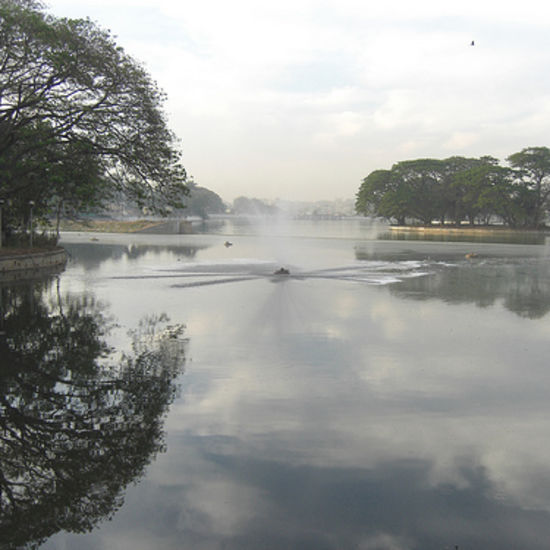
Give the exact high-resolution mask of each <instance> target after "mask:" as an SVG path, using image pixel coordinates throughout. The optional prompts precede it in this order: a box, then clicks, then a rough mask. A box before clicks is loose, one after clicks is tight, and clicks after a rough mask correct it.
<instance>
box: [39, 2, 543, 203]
mask: <svg viewBox="0 0 550 550" xmlns="http://www.w3.org/2000/svg"><path fill="white" fill-rule="evenodd" d="M47 5H48V6H49V9H50V11H51V12H52V13H53V14H55V15H58V16H67V17H84V16H89V17H90V18H91V19H92V20H94V21H96V22H97V23H98V24H99V25H100V26H101V27H103V28H107V29H110V30H111V31H112V33H113V34H114V35H115V36H116V37H117V42H118V44H119V45H120V46H122V47H123V48H124V49H125V50H126V51H127V52H128V53H129V54H131V55H132V56H133V57H134V58H136V59H138V60H139V61H141V62H143V63H144V65H145V66H146V68H147V70H148V71H149V73H150V74H151V75H152V77H153V78H154V79H155V80H156V81H157V82H158V83H159V85H160V86H161V88H162V89H163V90H164V91H165V92H166V93H167V94H168V102H167V104H166V110H167V113H168V117H169V122H170V126H171V128H172V129H173V130H174V131H175V132H176V134H177V135H178V136H179V138H180V139H181V146H182V151H183V160H184V165H185V167H186V168H187V170H188V173H189V174H191V175H193V176H194V178H195V180H196V181H197V183H199V184H200V185H203V186H205V187H208V188H210V189H212V190H213V191H215V192H216V193H218V194H219V195H220V196H221V197H222V198H223V199H224V200H226V201H231V200H233V199H234V198H235V197H238V196H240V195H247V196H250V197H258V198H265V199H275V198H282V199H291V200H313V199H333V198H354V197H355V194H356V192H357V190H358V188H359V185H360V184H361V180H362V179H363V178H364V177H365V176H366V175H368V174H369V173H370V172H371V171H372V170H376V169H379V168H390V167H391V166H392V164H393V163H395V162H398V161H400V160H406V159H413V158H421V157H433V158H446V157H448V156H452V155H464V156H476V157H478V156H481V155H493V156H495V157H497V158H499V159H501V160H504V159H505V158H506V157H507V156H508V155H510V154H512V153H515V152H517V151H519V150H521V149H522V148H524V147H528V146H539V145H544V146H550V71H549V68H550V3H548V2H546V1H544V0H523V1H522V2H517V1H516V2H509V1H503V2H493V1H490V2H489V1H484V0H476V1H471V0H460V1H459V2H452V3H451V2H442V1H441V0H435V1H431V0H417V1H415V2H411V1H410V0H402V1H400V0H384V1H381V0H377V1H372V0H275V1H273V0H270V1H269V2H268V1H264V0H50V1H47ZM472 40H475V45H474V46H471V45H470V44H471V42H472Z"/></svg>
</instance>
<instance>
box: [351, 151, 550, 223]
mask: <svg viewBox="0 0 550 550" xmlns="http://www.w3.org/2000/svg"><path fill="white" fill-rule="evenodd" d="M506 160H507V161H508V166H501V165H500V164H499V161H498V160H497V159H495V158H493V157H489V156H485V157H480V158H466V157H450V158H447V159H444V160H439V159H417V160H409V161H402V162H398V163H397V164H395V165H394V166H392V168H391V169H390V170H375V171H374V172H371V173H370V174H369V175H368V176H367V177H366V178H365V179H364V180H363V183H362V184H361V186H360V188H359V191H358V193H357V196H356V202H355V208H356V211H357V213H359V214H364V215H375V216H382V217H384V218H387V219H388V220H390V221H392V222H396V223H397V224H399V225H405V224H406V223H421V224H426V225H427V224H431V223H432V222H433V221H439V222H441V223H446V222H451V223H456V224H460V223H462V222H464V221H466V222H469V223H470V224H488V223H490V221H491V220H494V219H498V220H500V221H501V222H502V223H504V224H506V225H508V226H511V227H524V228H538V227H541V226H544V225H545V220H546V216H547V213H548V210H549V208H550V149H548V148H547V147H528V148H525V149H523V150H522V151H520V152H519V153H514V154H513V155H510V156H509V157H508V158H507V159H506Z"/></svg>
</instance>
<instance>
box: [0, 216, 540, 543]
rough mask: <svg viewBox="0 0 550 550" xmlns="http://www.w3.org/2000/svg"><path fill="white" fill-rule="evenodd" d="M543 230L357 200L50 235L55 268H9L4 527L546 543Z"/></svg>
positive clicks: (265, 538) (137, 538) (112, 537)
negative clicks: (466, 236)
mask: <svg viewBox="0 0 550 550" xmlns="http://www.w3.org/2000/svg"><path fill="white" fill-rule="evenodd" d="M493 240H494V239H493ZM226 241H230V243H231V246H226V244H227V245H229V242H227V243H226ZM503 241H506V239H503ZM536 242H537V243H538V244H514V243H510V242H483V240H480V239H478V240H476V242H464V241H463V240H462V241H458V240H457V241H455V242H453V241H446V242H441V241H436V240H429V241H428V240H400V239H395V240H394V239H391V238H389V237H388V235H387V230H386V229H385V228H383V227H382V228H379V227H377V226H376V225H372V224H370V223H368V222H366V221H361V220H342V221H337V220H334V221H324V222H313V221H303V222H293V223H289V222H286V221H284V220H282V221H280V222H277V223H264V222H261V223H260V222H258V221H254V222H252V223H248V224H237V223H234V222H230V221H227V222H225V223H224V224H222V225H220V226H218V227H216V229H214V230H211V231H210V232H208V233H201V234H195V235H137V234H135V235H114V234H96V235H91V234H84V233H83V234H70V233H66V234H64V235H63V236H62V243H61V244H62V245H63V246H65V248H66V249H67V251H68V252H69V254H70V261H69V263H68V265H67V268H66V270H65V271H64V272H63V273H62V274H61V275H59V276H58V277H53V278H49V279H46V280H39V281H35V282H33V283H28V284H26V283H19V284H17V285H3V287H2V294H1V296H2V302H1V305H2V312H3V316H2V326H1V327H0V329H1V334H0V345H1V348H0V349H2V353H1V354H0V357H1V359H0V365H1V371H0V372H1V377H2V378H1V380H2V386H3V390H4V391H3V401H2V409H1V410H2V413H3V414H2V418H3V420H2V423H3V424H2V430H3V432H2V433H3V439H2V443H1V445H2V451H3V452H2V458H1V462H2V464H1V465H0V471H1V472H2V476H1V479H0V491H1V498H2V501H1V502H2V508H1V510H0V518H1V521H2V522H1V525H0V533H1V538H0V540H3V541H4V542H5V546H4V547H5V548H16V547H20V548H31V547H33V546H32V545H33V544H34V545H35V547H40V548H41V549H42V550H53V549H56V550H57V549H59V550H65V549H73V548H75V549H76V548H78V549H85V550H87V549H90V550H92V549H93V550H99V549H101V550H113V549H116V550H118V549H120V550H126V549H128V550H130V549H132V550H150V549H159V550H176V549H178V550H182V549H190V550H191V549H192V550H201V549H205V550H206V549H222V548H223V549H235V550H237V549H239V550H248V549H250V550H252V549H254V550H257V549H291V548H292V549H308V550H309V549H311V550H322V549H360V550H431V549H433V550H443V549H452V550H454V549H455V548H456V547H458V548H459V549H466V550H467V549H483V550H493V549H494V550H496V549H498V550H503V549H510V550H511V549H518V548H521V549H522V550H531V549H543V548H547V546H548V541H549V540H550V438H549V437H548V434H550V399H549V394H550V362H549V356H550V353H549V351H550V255H549V253H550V244H549V243H547V242H546V240H545V239H542V240H539V241H536ZM467 255H468V257H466V256H467ZM281 267H284V268H285V269H287V270H288V271H289V273H288V274H283V275H275V272H276V271H277V270H278V269H280V268H281Z"/></svg>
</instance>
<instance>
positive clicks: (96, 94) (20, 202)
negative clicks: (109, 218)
mask: <svg viewBox="0 0 550 550" xmlns="http://www.w3.org/2000/svg"><path fill="white" fill-rule="evenodd" d="M0 74H1V79H0V199H2V200H3V201H4V202H5V203H6V206H5V207H4V220H5V221H6V219H8V218H9V220H8V221H10V222H12V223H13V222H14V221H15V220H17V221H21V220H22V219H23V220H24V218H25V217H26V216H27V215H28V214H27V213H28V210H29V201H33V208H34V213H35V215H44V216H45V215H51V214H52V213H55V212H57V213H59V212H60V211H61V209H63V208H71V209H74V210H82V209H84V208H86V207H89V206H97V205H98V204H100V203H102V202H105V201H106V200H108V199H109V198H110V197H111V194H112V192H115V191H118V192H123V193H124V195H125V196H127V197H129V198H130V199H132V200H133V201H134V202H135V203H137V204H138V205H139V206H145V205H147V206H149V207H150V208H152V209H154V210H155V211H157V212H161V213H162V212H163V211H165V209H166V207H167V206H168V205H171V206H178V205H179V206H181V204H182V197H183V196H184V195H185V193H186V187H185V179H186V173H185V170H184V168H183V166H182V165H181V162H180V152H179V150H178V148H177V140H176V137H175V136H174V134H173V133H172V132H171V131H170V130H169V128H168V126H167V123H166V120H165V114H164V111H163V104H164V100H165V96H164V94H163V92H162V91H161V90H159V88H158V87H157V84H156V83H155V82H154V81H153V80H152V79H151V78H150V76H149V75H148V74H147V72H146V71H145V70H144V69H143V67H142V66H141V65H140V64H139V63H137V62H136V61H135V60H134V59H132V58H131V57H130V56H129V55H127V54H126V53H125V52H124V50H123V49H122V48H121V47H119V46H118V45H117V44H116V43H115V41H114V40H113V38H112V36H111V35H110V33H109V32H108V31H104V30H102V29H100V28H98V26H97V25H96V24H94V23H93V22H92V21H90V20H89V19H66V18H56V17H54V16H52V15H49V14H47V13H45V11H44V7H43V5H42V4H41V3H40V2H37V1H35V0H0Z"/></svg>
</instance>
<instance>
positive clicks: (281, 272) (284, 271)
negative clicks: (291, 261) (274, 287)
mask: <svg viewBox="0 0 550 550" xmlns="http://www.w3.org/2000/svg"><path fill="white" fill-rule="evenodd" d="M273 275H290V271H289V270H288V269H286V268H285V267H280V268H279V269H277V271H274V272H273Z"/></svg>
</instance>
